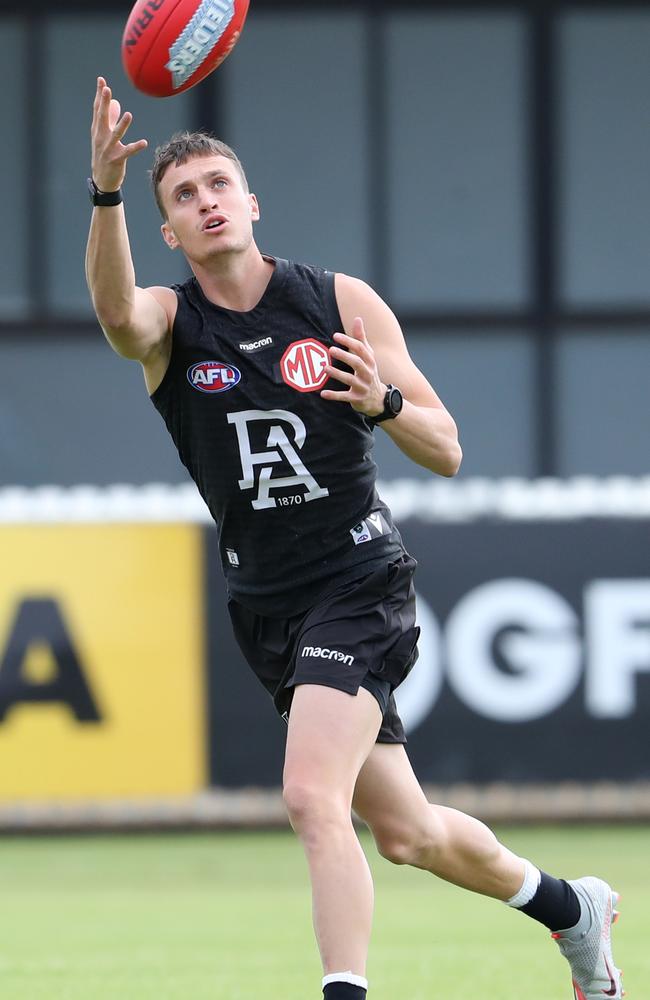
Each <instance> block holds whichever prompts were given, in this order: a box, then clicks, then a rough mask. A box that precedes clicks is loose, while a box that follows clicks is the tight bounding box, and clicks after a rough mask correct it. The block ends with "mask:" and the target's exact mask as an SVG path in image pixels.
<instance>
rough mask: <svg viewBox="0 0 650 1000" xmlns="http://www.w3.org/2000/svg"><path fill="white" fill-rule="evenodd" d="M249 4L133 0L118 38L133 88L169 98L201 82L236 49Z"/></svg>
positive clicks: (230, 0) (241, 1)
mask: <svg viewBox="0 0 650 1000" xmlns="http://www.w3.org/2000/svg"><path fill="white" fill-rule="evenodd" d="M248 4H249V0H137V3H136V4H135V6H134V8H133V10H132V11H131V13H130V15H129V19H128V21H127V22H126V27H125V29H124V35H123V36H122V63H123V65H124V70H125V72H126V75H127V76H128V78H129V80H130V81H131V83H132V84H133V85H134V87H137V88H138V90H141V91H143V93H145V94H149V95H150V96H151V97H172V96H173V95H174V94H181V93H182V92H183V91H184V90H188V89H189V88H190V87H193V86H194V85H195V84H197V83H199V82H200V81H201V80H204V79H205V77H206V76H207V75H208V74H209V73H212V71H213V70H215V69H216V68H217V66H220V65H221V63H222V62H223V61H224V59H225V58H226V56H229V55H230V53H231V52H232V50H233V49H234V47H235V45H236V44H237V41H238V39H239V36H240V35H241V32H242V28H243V27H244V21H245V20H246V15H247V13H248Z"/></svg>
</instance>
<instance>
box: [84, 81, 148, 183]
mask: <svg viewBox="0 0 650 1000" xmlns="http://www.w3.org/2000/svg"><path fill="white" fill-rule="evenodd" d="M132 121H133V115H132V114H131V112H130V111H125V112H124V114H121V108H120V104H119V101H116V100H115V99H114V98H113V96H112V94H111V88H110V87H109V86H108V84H107V83H106V80H105V79H104V77H103V76H100V77H98V78H97V90H96V92H95V101H94V103H93V123H92V128H91V139H92V159H91V162H92V175H93V180H94V181H95V184H96V185H97V187H98V188H99V190H100V191H117V189H118V188H119V187H121V186H122V182H123V181H124V176H125V174H126V162H127V160H128V159H129V157H131V156H134V155H135V154H136V153H139V152H140V151H141V150H143V149H146V148H147V140H146V139H138V141H137V142H130V143H126V144H124V143H123V142H122V139H123V138H124V136H125V134H126V132H127V129H128V128H129V126H130V124H131V122H132Z"/></svg>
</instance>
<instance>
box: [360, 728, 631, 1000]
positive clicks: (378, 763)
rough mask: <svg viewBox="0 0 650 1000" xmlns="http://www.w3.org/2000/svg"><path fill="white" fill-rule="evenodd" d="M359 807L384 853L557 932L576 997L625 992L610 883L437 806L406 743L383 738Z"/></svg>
mask: <svg viewBox="0 0 650 1000" xmlns="http://www.w3.org/2000/svg"><path fill="white" fill-rule="evenodd" d="M353 806H354V809H355V810H356V812H357V813H358V814H359V816H360V817H361V818H362V819H363V820H364V821H365V822H366V823H367V824H368V826H369V827H370V829H371V831H372V833H373V836H374V838H375V841H376V843H377V847H378V849H379V851H380V853H381V854H383V855H384V857H386V858H388V859H389V860H390V861H393V862H395V863H396V864H410V865H414V866H415V867H417V868H423V869H425V870H426V871H430V872H432V873H433V874H435V875H438V876H439V877H440V878H443V879H445V881H447V882H453V883H455V884H456V885H459V886H462V887H463V888H465V889H470V890H472V891H473V892H479V893H481V894H483V895H486V896H492V897H494V898H496V899H500V900H503V901H504V902H508V903H509V904H510V905H511V906H514V907H516V908H517V909H521V910H522V911H523V912H524V913H526V914H527V915H528V916H531V917H533V918H534V919H536V920H538V921H539V922H540V923H543V924H544V925H545V926H546V927H548V928H549V929H550V930H553V931H554V932H555V933H554V934H553V937H554V938H556V939H557V941H558V944H559V946H560V950H561V951H562V954H563V955H564V956H565V957H566V958H567V960H568V962H569V965H570V967H571V974H572V979H573V986H574V994H575V997H576V1000H592V998H598V1000H601V998H602V996H603V995H604V994H605V995H607V996H609V997H612V998H620V997H622V996H623V987H622V980H621V973H620V971H619V970H618V969H617V968H616V966H615V965H614V960H613V957H612V951H611V939H610V927H611V924H612V923H613V922H614V920H615V919H616V916H617V914H616V911H615V910H614V906H615V904H616V900H617V899H618V896H617V894H616V893H614V892H612V890H611V888H610V887H609V886H608V885H607V883H606V882H603V881H602V880H600V879H596V878H591V877H587V878H581V879H578V880H577V881H574V882H568V883H567V882H565V881H563V880H561V879H555V878H553V877H552V876H550V875H547V874H545V873H543V872H541V873H540V872H539V871H538V870H537V869H536V868H534V866H533V865H531V864H530V863H529V862H527V861H524V860H523V859H521V858H518V857H517V856H516V855H515V854H513V853H512V852H511V851H509V850H508V849H507V848H506V847H504V846H503V845H502V844H500V843H499V841H498V840H497V839H496V837H495V836H494V834H493V833H492V832H491V831H490V830H489V829H488V828H487V827H486V826H485V825H484V824H483V823H480V822H479V821H478V820H476V819H473V818H472V817H471V816H466V815H465V814H464V813H461V812H458V811H457V810H455V809H448V808H445V807H444V806H435V805H431V804H430V803H429V802H427V799H426V797H425V795H424V792H423V791H422V788H421V787H420V784H419V782H418V781H417V779H416V777H415V775H414V773H413V769H412V768H411V764H410V761H409V759H408V757H407V755H406V751H405V750H404V747H403V746H397V745H389V744H377V745H376V746H375V748H374V749H373V750H372V752H371V753H370V755H369V756H368V759H367V760H366V762H365V764H364V766H363V768H362V769H361V771H360V773H359V777H358V779H357V785H356V788H355V793H354V799H353Z"/></svg>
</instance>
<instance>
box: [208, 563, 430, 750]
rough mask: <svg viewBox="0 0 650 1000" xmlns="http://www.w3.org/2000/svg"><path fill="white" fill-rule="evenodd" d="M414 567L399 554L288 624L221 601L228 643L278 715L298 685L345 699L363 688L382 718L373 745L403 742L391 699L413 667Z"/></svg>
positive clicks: (415, 631) (415, 632)
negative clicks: (231, 639) (233, 643)
mask: <svg viewBox="0 0 650 1000" xmlns="http://www.w3.org/2000/svg"><path fill="white" fill-rule="evenodd" d="M415 567H416V562H415V560H414V559H413V558H412V557H411V556H409V555H408V554H406V553H404V554H403V555H402V556H398V557H396V558H390V559H389V561H387V562H386V564H385V565H384V566H382V567H380V569H378V570H374V571H373V572H371V573H370V574H367V575H366V576H363V577H361V578H360V579H358V580H353V581H351V582H348V583H346V584H344V585H343V586H342V587H340V588H339V589H338V590H334V591H332V592H330V593H328V594H327V595H326V596H324V597H323V598H322V599H321V600H319V601H318V603H317V604H315V605H314V607H313V608H310V609H308V610H307V611H302V612H300V614H297V615H294V616H292V617H290V618H270V617H267V616H265V615H259V614H257V613H256V612H255V611H251V610H250V609H249V608H246V607H244V605H242V604H239V603H238V602H237V601H234V600H233V599H232V598H231V599H230V600H229V602H228V610H229V612H230V618H231V621H232V625H233V629H234V633H235V638H236V639H237V642H238V643H239V646H240V648H241V651H242V653H243V654H244V656H245V658H246V660H247V661H248V663H249V664H250V666H251V667H252V669H253V670H254V672H255V674H256V675H257V677H258V678H259V680H260V681H261V682H262V684H263V685H264V687H265V688H266V690H267V691H268V692H269V694H270V695H271V696H272V698H273V701H274V703H275V707H276V708H277V710H278V712H279V713H280V715H282V716H284V717H285V718H288V714H289V710H290V708H291V699H292V697H293V689H294V687H295V686H296V685H298V684H323V685H324V686H325V687H332V688H336V689H337V690H339V691H345V692H347V694H351V695H356V693H357V691H358V690H359V688H360V687H364V688H366V689H367V690H368V691H370V693H371V694H373V695H374V697H375V698H376V699H377V701H378V702H379V705H380V708H381V710H382V713H383V721H382V725H381V728H380V730H379V735H378V737H377V742H378V743H405V742H406V736H405V734H404V727H403V725H402V722H401V719H400V717H399V715H398V714H397V707H396V705H395V699H394V697H393V691H394V690H395V688H396V687H397V686H398V684H400V683H401V682H402V681H403V680H404V678H405V677H406V675H407V674H408V672H409V671H410V669H411V668H412V666H413V664H414V663H415V661H416V659H417V640H418V636H419V634H420V630H419V628H418V627H417V626H416V624H415V591H414V588H413V573H414V571H415Z"/></svg>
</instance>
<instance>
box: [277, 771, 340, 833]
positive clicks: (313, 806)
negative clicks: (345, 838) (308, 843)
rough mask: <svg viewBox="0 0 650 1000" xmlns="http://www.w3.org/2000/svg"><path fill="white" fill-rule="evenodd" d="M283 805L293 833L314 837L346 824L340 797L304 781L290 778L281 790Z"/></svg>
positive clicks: (317, 785)
mask: <svg viewBox="0 0 650 1000" xmlns="http://www.w3.org/2000/svg"><path fill="white" fill-rule="evenodd" d="M282 794H283V798H284V804H285V806H286V809H287V812H288V814H289V819H290V821H291V825H292V827H293V828H294V830H295V831H296V833H298V834H300V835H301V836H303V835H309V836H310V837H318V836H323V835H325V833H326V832H331V829H332V827H336V826H340V825H347V824H349V822H350V809H349V807H348V808H347V810H346V808H345V804H344V802H343V801H342V796H341V795H339V794H338V793H337V792H336V791H332V790H329V789H326V788H323V787H322V786H321V785H320V784H319V783H318V782H314V781H311V780H309V779H308V778H290V779H288V780H286V781H285V784H284V788H283V792H282Z"/></svg>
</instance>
